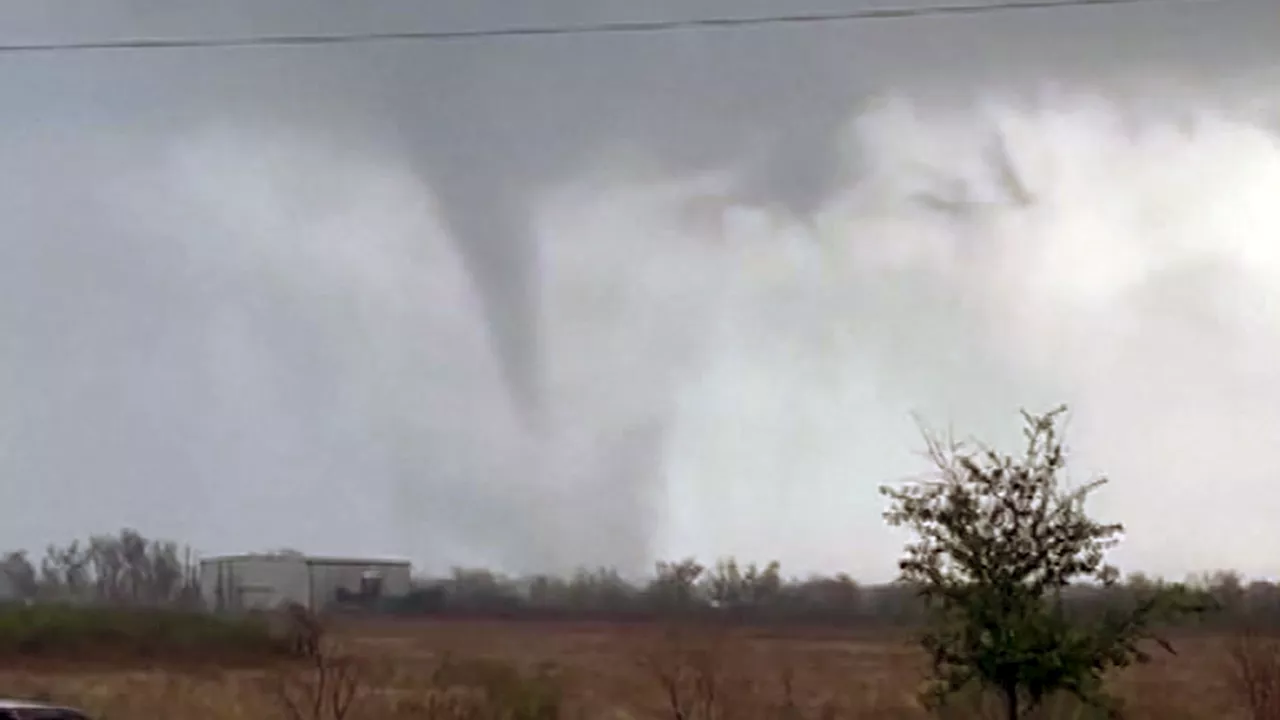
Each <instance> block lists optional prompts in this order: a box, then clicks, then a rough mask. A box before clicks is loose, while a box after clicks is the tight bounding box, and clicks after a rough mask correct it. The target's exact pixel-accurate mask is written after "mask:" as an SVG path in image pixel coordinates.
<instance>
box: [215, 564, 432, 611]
mask: <svg viewBox="0 0 1280 720" xmlns="http://www.w3.org/2000/svg"><path fill="white" fill-rule="evenodd" d="M409 590H410V568H409V561H408V560H386V559H373V558H337V557H313V556H309V555H294V554H287V553H281V554H248V555H224V556H221V557H212V558H206V559H203V560H201V561H200V593H201V595H202V596H203V597H204V602H205V606H206V607H208V608H209V609H211V610H230V611H237V610H268V609H274V608H278V607H280V606H281V605H285V604H289V603H298V604H299V605H302V606H303V607H306V608H308V609H310V610H322V609H324V607H325V606H327V605H329V604H330V603H332V602H334V601H335V600H337V599H338V597H339V595H340V594H343V592H345V593H348V594H350V595H363V596H369V595H375V596H382V597H399V596H403V595H407V594H408V593H409Z"/></svg>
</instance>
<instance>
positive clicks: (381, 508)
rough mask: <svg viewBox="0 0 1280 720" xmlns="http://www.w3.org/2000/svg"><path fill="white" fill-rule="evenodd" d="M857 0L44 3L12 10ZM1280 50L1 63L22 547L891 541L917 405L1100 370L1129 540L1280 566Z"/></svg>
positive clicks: (515, 51)
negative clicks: (1279, 205) (114, 537)
mask: <svg viewBox="0 0 1280 720" xmlns="http://www.w3.org/2000/svg"><path fill="white" fill-rule="evenodd" d="M877 4H879V5H884V4H887V3H877ZM863 6H871V3H867V2H865V1H864V0H842V1H837V0H826V1H824V2H818V1H817V0H812V1H810V2H806V3H798V2H795V1H794V0H792V1H788V2H781V1H780V0H771V1H766V0H755V1H753V2H743V1H740V0H737V1H734V2H729V0H715V1H713V0H704V1H701V2H689V1H687V0H681V1H680V2H677V1H676V0H654V1H652V2H649V3H644V4H641V3H635V2H598V1H597V2H587V1H586V0H578V1H574V2H571V1H570V0H541V1H539V2H533V1H528V2H521V3H518V4H517V3H510V2H505V1H502V0H465V1H464V0H459V1H457V2H448V3H446V2H433V3H421V2H407V1H405V2H401V1H392V0H381V1H380V2H377V3H350V2H339V1H337V0H323V1H320V0H306V1H305V2H303V1H302V0H298V1H296V2H295V1H290V2H283V1H281V2H262V1H261V0H222V1H221V2H218V3H210V2H204V1H203V0H181V1H179V0H165V1H164V2H126V1H123V0H118V1H112V0H97V1H96V2H93V3H82V2H73V1H72V0H44V1H42V2H38V3H33V2H20V1H17V0H9V1H7V2H4V3H3V4H0V40H3V41H10V42H18V41H23V42H27V41H31V42H34V41H77V40H89V39H108V38H123V37H136V36H173V35H182V36H228V35H241V34H268V33H315V32H326V33H329V32H345V31H351V32H359V31H373V30H405V29H431V30H436V29H475V28H488V27H500V26H502V27H505V26H510V25H516V24H540V25H541V24H555V23H579V22H581V23H586V22H594V21H610V20H621V19H659V18H662V19H665V18H676V17H690V18H692V17H705V16H709V15H719V14H726V13H728V14H735V15H761V14H769V13H773V12H779V11H785V12H788V13H798V12H803V11H806V10H813V11H832V10H839V9H850V8H855V7H863ZM1276 48H1280V15H1277V14H1276V12H1275V7H1274V5H1273V4H1272V3H1270V2H1267V1H1265V0H1257V1H1254V2H1251V1H1250V0H1236V1H1234V2H1232V1H1229V0H1223V1H1222V2H1198V3H1196V2H1173V1H1170V2H1164V3H1161V2H1151V3H1148V4H1145V5H1143V4H1140V5H1134V6H1123V7H1120V6H1116V7H1105V6H1104V7H1090V8H1081V9H1059V10H1052V11H1043V10H1042V11H1022V12H1017V13H1005V14H994V13H993V14H986V15H972V16H965V17H950V18H941V19H939V18H929V19H914V20H892V21H888V20H886V21H875V22H864V23H830V24H827V25H821V26H814V25H810V26H792V27H783V28H756V29H739V30H732V31H713V32H674V33H668V34H661V35H658V34H645V35H639V34H637V35H604V36H578V37H561V38H536V39H507V40H501V41H492V40H491V41H478V40H477V41H458V42H447V43H446V42H438V43H425V42H400V43H388V44H378V45H373V44H368V45H345V46H328V47H313V48H252V49H200V50H177V51H131V52H130V51H119V52H81V53H45V54H25V55H16V54H15V55H0V89H3V91H4V94H5V97H7V98H9V102H7V103H6V106H5V113H4V115H3V128H4V132H3V133H0V159H2V160H3V166H2V167H3V168H4V169H5V170H6V172H5V173H4V174H3V175H0V182H2V183H3V187H0V209H2V210H3V217H4V218H5V221H6V222H5V233H4V238H3V240H2V241H0V388H2V389H3V397H4V398H5V402H3V403H0V474H2V476H3V478H4V481H5V482H6V483H7V486H6V487H7V489H8V491H9V492H8V495H7V500H8V502H7V503H6V506H7V507H9V508H10V512H9V514H8V515H7V516H6V517H5V522H4V523H3V524H0V545H3V546H5V547H28V548H33V549H34V548H40V547H42V546H43V545H44V544H45V543H47V542H50V541H63V540H68V539H70V538H72V537H75V536H80V535H84V534H86V533H89V532H95V531H107V530H113V529H116V528H119V527H121V526H126V525H127V526H134V527H137V528H138V529H140V530H142V531H143V532H144V533H146V534H148V535H157V536H164V537H171V538H175V539H178V540H182V541H186V542H190V543H191V544H192V545H193V546H195V547H196V548H197V549H200V550H202V551H205V552H220V551H248V550H254V549H263V548H267V547H279V546H292V547H299V548H302V549H305V550H312V551H316V552H326V553H342V554H361V553H371V554H389V555H405V556H410V557H412V558H413V559H414V560H415V561H417V562H419V564H421V565H423V566H424V567H429V568H434V569H439V568H444V567H448V566H449V565H452V564H468V563H476V564H491V565H494V566H500V567H504V568H508V569H511V570H531V569H544V568H546V569H561V568H566V567H571V566H573V565H575V564H578V563H585V564H596V563H608V564H617V565H620V566H622V567H624V568H628V569H634V568H638V567H644V566H646V565H647V564H648V563H650V562H651V561H652V559H654V557H655V556H662V555H675V554H679V555H685V554H698V555H701V556H703V557H704V558H709V557H711V556H714V555H716V554H720V553H734V554H737V555H740V556H750V557H753V558H760V559H767V558H768V557H779V558H781V559H782V560H783V561H784V564H786V565H788V566H790V567H792V568H793V569H795V570H796V571H801V570H808V569H821V570H834V569H838V568H839V569H849V570H851V571H853V572H854V573H855V574H856V575H858V576H861V577H867V578H869V579H880V578H884V577H887V576H888V575H889V574H890V573H891V572H892V567H893V560H894V558H895V555H896V554H897V552H898V550H899V548H900V541H901V537H899V536H897V535H894V534H892V533H889V532H888V531H886V530H884V529H883V527H882V523H881V522H880V520H879V512H880V510H881V502H880V499H879V498H878V497H877V496H876V492H875V488H876V486H877V485H878V484H879V483H881V482H884V481H888V480H893V479H895V478H898V477H901V476H902V475H903V474H904V473H908V472H911V471H913V470H918V469H921V468H920V464H919V463H920V461H919V458H917V457H915V456H913V455H912V451H913V450H915V449H917V448H918V444H919V443H918V439H917V437H916V435H915V430H914V427H913V425H912V420H911V413H913V412H920V413H923V414H924V415H925V416H926V417H927V419H929V420H930V421H932V422H934V423H937V424H943V425H945V424H946V423H949V422H951V423H955V424H956V426H957V429H958V430H962V431H968V430H970V429H972V430H973V431H975V432H981V433H994V434H995V436H998V435H999V433H1001V432H1005V433H1010V434H1011V433H1012V431H1014V430H1016V425H1015V423H1016V421H1017V417H1016V409H1017V408H1018V407H1021V406H1024V405H1030V406H1032V407H1036V406H1039V405H1044V404H1050V403H1056V402H1060V401H1065V402H1068V403H1071V404H1072V405H1073V406H1075V407H1076V408H1077V413H1076V415H1075V417H1074V420H1073V425H1072V429H1073V432H1076V433H1078V435H1079V438H1080V443H1081V458H1082V467H1081V469H1080V472H1081V474H1087V473H1088V472H1094V471H1105V472H1109V473H1111V474H1113V475H1115V477H1116V482H1115V486H1114V487H1113V488H1112V489H1111V490H1109V491H1108V492H1109V493H1110V495H1109V496H1108V497H1107V498H1102V499H1101V500H1100V502H1101V503H1102V505H1101V506H1100V507H1102V508H1103V509H1105V510H1106V511H1107V512H1109V513H1111V514H1112V515H1114V516H1116V517H1115V519H1119V520H1122V521H1125V522H1126V523H1128V524H1129V525H1130V529H1131V531H1132V536H1131V539H1130V543H1129V545H1128V549H1127V550H1126V551H1125V554H1123V555H1122V557H1123V559H1124V560H1125V562H1126V565H1127V566H1128V567H1129V568H1130V569H1151V570H1155V571H1157V572H1164V573H1168V574H1173V575H1179V574H1181V573H1182V572H1185V571H1187V570H1192V569H1203V568H1206V567H1218V566H1222V565H1235V566H1238V567H1241V568H1243V569H1245V570H1247V571H1249V572H1253V573H1268V574H1280V566H1277V565H1276V564H1275V561H1274V560H1273V559H1270V558H1268V557H1267V556H1266V553H1265V552H1263V550H1262V549H1261V548H1260V544H1261V545H1262V546H1274V544H1275V542H1276V541H1277V540H1280V537H1277V536H1276V532H1277V531H1275V530H1274V522H1273V519H1274V517H1275V516H1276V512H1277V511H1280V489H1277V488H1280V486H1277V485H1276V484H1275V483H1274V482H1273V478H1275V477H1280V473H1278V471H1280V468H1278V467H1276V461H1275V459H1274V457H1273V454H1272V453H1271V452H1270V450H1269V447H1270V443H1269V441H1268V437H1269V433H1270V432H1272V428H1280V425H1278V424H1277V422H1278V421H1280V376H1275V373H1272V371H1271V370H1270V369H1269V368H1267V367H1266V362H1265V361H1262V360H1259V358H1268V357H1274V353H1273V352H1272V351H1274V350H1276V349H1280V325H1276V323H1275V322H1274V320H1275V319H1276V318H1273V317H1272V316H1271V315H1270V314H1268V313H1270V312H1272V311H1271V310H1269V309H1267V308H1271V307H1273V305H1274V303H1273V300H1274V298H1272V297H1271V296H1270V295H1268V294H1267V291H1266V287H1267V283H1266V282H1265V281H1266V280H1268V279H1272V280H1275V281H1276V282H1280V277H1276V278H1272V276H1271V275H1261V276H1259V278H1260V279H1259V280H1258V285H1257V287H1258V288H1259V289H1258V292H1259V293H1262V295H1259V296H1257V297H1255V296H1249V297H1248V298H1245V299H1241V297H1239V296H1238V294H1239V293H1238V292H1237V291H1238V289H1239V288H1240V287H1242V285H1241V283H1242V281H1241V279H1240V276H1239V273H1241V272H1245V271H1246V270H1248V268H1245V269H1242V267H1244V266H1246V265H1247V266H1249V267H1263V266H1265V268H1266V270H1265V271H1259V272H1265V273H1270V272H1271V268H1272V267H1273V266H1272V265H1267V264H1266V263H1268V262H1270V257H1271V255H1270V254H1268V253H1269V252H1273V251H1270V250H1269V245H1268V244H1267V243H1268V242H1271V241H1270V240H1266V239H1263V238H1264V237H1270V238H1274V236H1275V232H1276V230H1277V229H1280V210H1275V209H1272V208H1271V207H1270V202H1271V201H1270V200H1269V199H1267V198H1274V197H1275V192H1276V190H1277V189H1280V188H1278V187H1277V182H1278V180H1280V151H1277V150H1276V148H1275V147H1274V135H1273V134H1272V133H1274V130H1275V124H1274V120H1275V118H1276V115H1275V114H1274V111H1275V109H1276V105H1275V96H1274V92H1275V91H1274V88H1275V87H1277V85H1276V84H1275V82H1276V80H1277V79H1280V50H1277V49H1276ZM1012 176H1016V181H1011V180H1010V177H1012ZM1021 195H1027V197H1023V200H1024V201H1025V200H1027V199H1028V197H1029V198H1032V199H1033V200H1034V201H1033V202H1030V205H1029V206H1027V207H1030V209H1027V207H1022V206H1020V205H1019V204H1018V202H1016V199H1017V197H1016V196H1021ZM922 199H923V200H925V202H923V203H921V202H918V201H920V200H922ZM1024 205H1026V203H1024ZM975 208H976V209H975ZM1020 208H1021V209H1020ZM1223 248H1226V249H1223ZM988 261H989V262H988ZM1184 261H1185V262H1184ZM1248 272H1253V271H1252V270H1248ZM1277 272H1278V273H1280V271H1277ZM1037 273H1039V274H1037ZM1215 273H1217V274H1215ZM1028 283H1030V284H1028ZM1272 286H1274V282H1273V283H1272ZM1250 287H1253V286H1250ZM1099 288H1101V289H1099ZM1228 291H1230V293H1235V294H1230V293H1228ZM1224 293H1228V294H1227V295H1224ZM1224 298H1225V299H1224ZM1206 308H1210V309H1211V311H1210V310H1207V309H1206ZM1260 308H1261V309H1260ZM832 338H835V339H834V340H833V339H832ZM1094 343H1096V346H1095V345H1094ZM1211 350H1212V351H1211ZM1277 372H1280V371H1277ZM1139 385H1141V386H1142V387H1141V388H1139ZM1273 401H1274V402H1273ZM1179 453H1181V454H1179ZM1242 497H1248V498H1249V499H1248V500H1247V501H1242V500H1241V498H1242ZM1189 528H1196V532H1194V533H1189V532H1187V530H1188V529H1189ZM1173 533H1177V537H1175V538H1174V539H1173V540H1170V536H1171V534H1173ZM1227 536H1230V539H1228V538H1227ZM1205 537H1216V538H1219V539H1217V540H1215V541H1214V542H1213V543H1211V544H1206V543H1205V542H1203V538H1205Z"/></svg>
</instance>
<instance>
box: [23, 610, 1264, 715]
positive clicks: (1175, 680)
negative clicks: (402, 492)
mask: <svg viewBox="0 0 1280 720" xmlns="http://www.w3.org/2000/svg"><path fill="white" fill-rule="evenodd" d="M331 638H332V639H333V640H334V641H335V642H336V643H338V644H340V645H341V647H342V648H345V649H344V650H343V651H342V652H346V653H348V654H349V655H351V656H354V657H357V658H358V663H357V666H356V670H354V671H353V672H358V673H359V684H360V697H359V698H358V699H357V701H356V703H355V704H353V706H352V709H351V710H350V712H349V713H348V714H347V715H346V717H348V718H350V719H351V720H356V719H357V718H363V717H377V718H380V719H382V720H386V719H387V718H395V717H404V718H411V717H416V718H436V719H438V720H452V719H454V718H462V717H467V718H500V717H501V718H512V719H516V718H522V719H523V718H528V719H530V720H535V719H536V720H541V719H542V718H547V717H550V715H548V714H547V713H548V712H550V711H549V710H546V709H545V708H546V707H554V706H555V705H556V704H559V705H561V707H560V710H559V714H560V715H561V716H563V717H574V718H579V717H582V718H618V719H623V718H636V719H639V718H671V719H673V720H674V719H675V718H677V717H678V716H677V714H676V711H675V710H674V709H673V701H672V695H673V693H672V691H673V690H674V695H675V697H676V701H675V702H676V703H677V704H680V705H681V706H682V712H684V713H685V720H704V719H709V720H730V718H744V719H746V720H753V719H755V718H761V719H762V720H763V718H780V717H793V718H797V717H798V718H815V719H816V718H824V719H825V718H830V719H831V720H835V719H838V718H890V719H891V718H918V717H919V718H923V717H928V715H927V714H926V713H925V712H924V711H923V710H922V709H921V708H920V707H919V706H918V704H917V703H916V700H915V693H916V690H917V688H918V687H919V685H920V681H921V677H922V675H921V672H922V670H923V668H924V666H923V662H922V657H921V655H920V654H919V652H918V651H917V650H916V649H915V648H913V647H912V645H911V644H910V638H909V637H908V636H906V635H905V634H901V633H895V632H891V631H883V632H869V631H837V630H816V629H776V628H775V629H770V630H761V629H755V630H744V629H737V630H733V631H728V630H710V629H707V628H705V627H704V628H676V627H673V626H666V625H657V624H639V623H633V624H626V623H617V624H609V623H582V622H577V623H573V622H531V621H492V620H448V621H445V620H404V621H390V620H385V621H378V622H369V621H361V622H354V621H348V622H346V623H344V624H342V625H341V626H340V627H338V628H337V629H336V630H335V631H334V632H333V633H331ZM1175 646H1176V647H1177V649H1178V651H1179V654H1178V655H1177V656H1172V657H1171V656H1157V657H1156V659H1155V661H1154V662H1153V663H1151V664H1150V665H1147V666H1143V667H1139V668H1135V669H1131V670H1127V671H1125V672H1123V673H1120V674H1118V675H1117V676H1116V677H1115V678H1113V682H1112V684H1113V687H1114V689H1115V691H1116V692H1117V693H1118V694H1119V695H1121V696H1123V697H1124V698H1125V700H1126V701H1127V707H1128V710H1129V712H1128V714H1127V717H1133V718H1161V719H1162V720H1178V719H1179V718H1231V717H1247V715H1245V714H1242V711H1241V702H1240V700H1239V698H1237V697H1236V693H1233V692H1231V691H1230V690H1229V684H1228V683H1229V681H1228V680H1227V677H1228V673H1229V667H1230V663H1229V662H1228V661H1227V655H1226V652H1225V650H1224V649H1223V648H1224V642H1223V639H1221V638H1215V637H1212V636H1197V637H1185V638H1179V639H1177V640H1176V642H1175ZM338 652H339V651H337V650H334V651H333V653H334V657H338V656H339V655H338ZM442 657H450V658H453V660H452V661H450V662H451V665H450V666H451V667H453V668H455V672H454V673H453V674H452V675H450V676H449V677H448V678H446V677H445V674H444V673H442V671H441V670H440V663H441V658H442ZM542 663H550V664H553V665H554V668H553V670H554V672H555V673H556V674H555V677H556V678H559V679H558V680H555V681H554V685H555V688H556V689H555V690H554V694H555V699H556V700H559V701H560V702H559V703H556V702H551V703H550V705H547V704H546V703H544V704H543V705H542V707H543V708H544V709H543V710H542V711H537V710H527V709H526V710H523V711H517V710H512V709H511V708H512V707H514V706H515V705H520V704H521V703H524V705H525V706H532V705H536V704H537V703H534V702H532V701H531V700H530V699H529V698H531V697H533V696H534V695H537V694H538V693H540V692H542V691H541V690H538V689H537V687H534V685H533V684H532V683H533V681H531V680H519V679H518V678H517V679H511V678H509V677H507V676H506V675H504V673H507V674H512V673H513V672H514V671H512V668H523V669H524V672H525V673H526V677H528V676H531V674H533V673H535V668H536V667H537V666H538V665H539V664H542ZM309 667H310V666H308V665H305V664H301V665H299V666H297V667H292V668H289V669H281V668H277V667H274V666H273V667H272V668H270V669H261V668H259V669H234V668H228V667H223V666H220V665H219V664H218V663H215V662H212V661H210V662H204V663H201V662H187V663H183V664H181V665H174V664H168V665H166V666H164V667H147V664H145V663H141V662H135V661H130V662H128V663H120V662H115V663H111V664H110V665H106V664H103V663H97V664H95V665H86V664H79V663H73V662H70V661H49V660H44V661H41V662H40V663H38V664H32V663H30V662H19V661H8V662H7V663H6V665H5V667H4V669H3V670H2V671H0V693H6V694H17V695H20V696H27V697H35V698H42V699H47V700H55V701H58V702H65V703H73V704H76V705H78V706H80V707H83V708H85V709H86V710H88V711H90V712H91V713H94V714H95V717H97V718H102V719H104V720H118V719H122V718H123V719H128V718H158V717H181V718H184V720H203V719H206V718H207V719H208V720H224V719H227V720H229V719H230V718H254V719H255V720H260V719H262V720H267V719H270V718H276V717H279V718H287V719H289V720H320V719H321V718H329V719H333V718H336V717H337V716H336V715H335V714H334V713H333V712H332V711H331V710H321V711H320V712H319V713H317V712H316V711H315V710H314V708H313V707H310V706H309V705H308V706H307V707H305V708H302V707H300V712H299V714H298V716H292V715H291V714H290V713H289V712H288V710H287V708H286V707H285V702H284V701H283V698H284V696H286V695H289V694H290V693H292V695H291V697H294V698H295V699H296V698H298V697H299V693H301V695H302V698H301V699H302V700H303V701H304V702H303V703H300V705H304V704H307V703H309V702H310V700H311V697H310V695H313V694H315V693H314V689H315V686H314V672H313V670H310V669H308V668H309ZM325 672H326V673H327V675H326V682H327V686H326V687H327V688H329V689H332V688H333V687H336V686H340V685H341V680H342V678H343V677H348V676H347V675H343V670H342V668H339V667H338V666H337V664H336V663H335V664H333V665H332V666H331V667H327V668H326V669H325ZM464 676H465V677H464ZM459 678H462V679H459ZM468 678H469V679H468ZM477 678H479V679H477ZM502 678H506V679H502ZM521 682H524V683H525V685H520V688H522V689H515V690H512V689H510V688H512V687H515V685H519V683H521ZM548 682H551V681H548ZM308 683H311V684H308ZM466 683H473V684H475V685H486V684H487V687H489V688H490V689H492V688H496V687H498V686H499V685H501V686H502V687H503V688H507V689H502V690H495V691H494V692H499V693H507V694H508V695H509V696H510V697H508V699H507V700H504V701H503V702H504V703H506V706H504V707H505V709H494V708H492V707H491V708H490V709H489V711H486V712H485V713H480V712H478V711H476V712H473V713H472V714H466V713H463V712H462V711H461V710H459V709H457V708H456V707H455V706H451V705H447V704H442V703H437V702H434V701H431V702H429V701H427V700H426V699H425V698H426V697H427V696H428V695H433V694H436V693H437V691H438V689H439V688H441V687H443V686H446V685H450V686H452V685H455V684H466ZM788 686H789V687H790V688H791V689H790V690H789V691H788V690H787V689H786V688H787V687H788ZM530 688H532V689H530ZM326 692H328V690H326ZM516 696H520V698H516ZM539 697H542V695H540V696H539ZM511 698H516V699H511ZM521 698H523V699H521ZM788 705H794V706H795V709H794V711H793V712H792V714H790V715H787V714H786V712H785V708H786V707H787V706H788ZM540 712H541V713H542V714H539V713H540ZM522 713H523V714H522ZM963 716H964V717H972V716H973V713H972V712H971V711H970V712H966V713H964V714H963ZM1050 716H1056V717H1062V718H1066V717H1078V716H1077V715H1075V714H1074V713H1069V714H1055V713H1051V714H1050Z"/></svg>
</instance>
